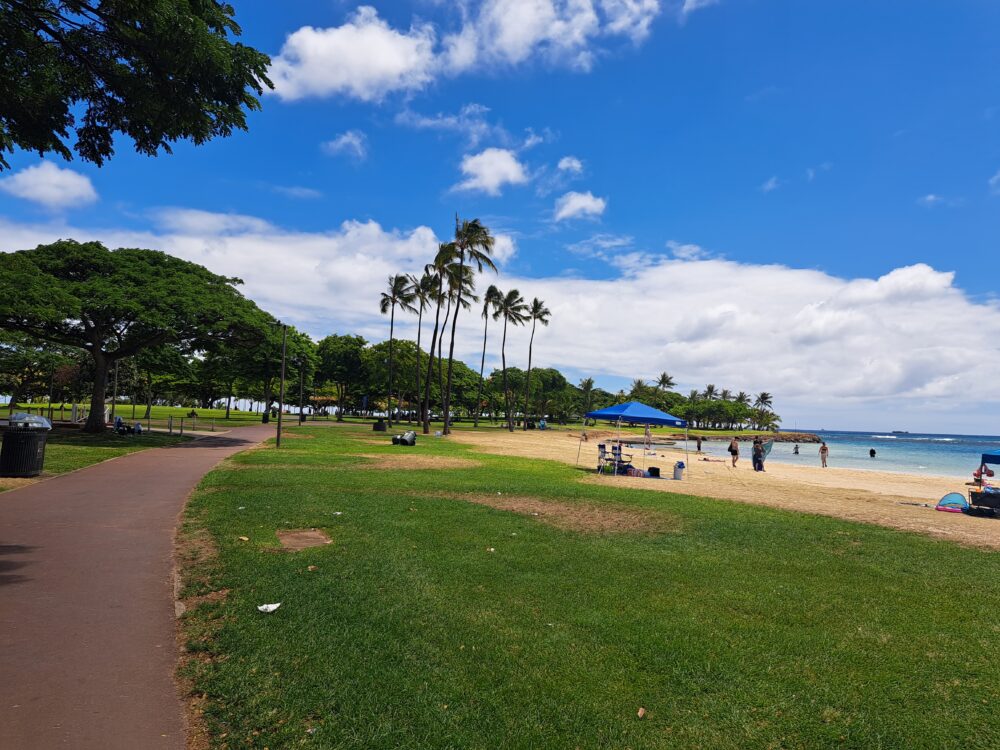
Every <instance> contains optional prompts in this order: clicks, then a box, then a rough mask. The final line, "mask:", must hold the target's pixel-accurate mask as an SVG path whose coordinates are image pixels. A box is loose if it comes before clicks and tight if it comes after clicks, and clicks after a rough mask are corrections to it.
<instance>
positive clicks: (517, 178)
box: [455, 148, 528, 195]
mask: <svg viewBox="0 0 1000 750" xmlns="http://www.w3.org/2000/svg"><path fill="white" fill-rule="evenodd" d="M460 169H461V170H462V174H464V175H465V177H466V179H465V180H464V181H462V182H461V183H459V184H458V185H456V186H455V187H456V189H457V190H481V191H482V192H484V193H487V194H489V195H500V190H501V189H502V188H503V186H504V185H521V184H523V183H525V182H527V181H528V174H527V172H526V171H525V169H524V165H523V164H521V162H519V161H518V160H517V155H516V154H515V153H514V152H513V151H511V150H510V149H505V148H487V149H485V150H483V151H481V152H480V153H478V154H471V155H467V156H464V157H462V164H461V167H460Z"/></svg>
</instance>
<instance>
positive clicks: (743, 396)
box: [733, 391, 750, 406]
mask: <svg viewBox="0 0 1000 750" xmlns="http://www.w3.org/2000/svg"><path fill="white" fill-rule="evenodd" d="M733 403H736V404H739V405H740V406H749V405H750V396H749V394H748V393H747V392H746V391H740V392H739V393H737V394H736V398H734V399H733Z"/></svg>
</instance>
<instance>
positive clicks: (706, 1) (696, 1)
mask: <svg viewBox="0 0 1000 750" xmlns="http://www.w3.org/2000/svg"><path fill="white" fill-rule="evenodd" d="M718 4H719V0H684V5H683V6H681V15H682V16H687V15H689V14H691V13H694V12H695V11H696V10H701V9H702V8H707V7H709V6H711V5H718Z"/></svg>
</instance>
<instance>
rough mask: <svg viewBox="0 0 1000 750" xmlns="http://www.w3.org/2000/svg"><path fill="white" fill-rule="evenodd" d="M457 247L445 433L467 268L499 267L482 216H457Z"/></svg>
mask: <svg viewBox="0 0 1000 750" xmlns="http://www.w3.org/2000/svg"><path fill="white" fill-rule="evenodd" d="M454 245H455V249H456V254H457V256H458V269H459V270H458V278H459V284H458V298H457V302H456V305H455V314H454V316H452V319H451V346H450V347H449V349H448V381H447V382H446V383H445V390H444V420H445V421H444V434H445V435H447V434H448V433H449V432H451V420H450V419H449V418H448V415H449V412H448V409H449V407H450V406H451V371H452V365H453V364H454V357H455V328H456V326H457V324H458V311H459V309H460V308H461V307H462V291H463V289H462V287H463V284H462V283H461V282H462V281H464V277H465V274H464V269H465V268H466V267H470V268H471V267H472V266H475V267H476V270H477V271H478V272H479V273H482V271H483V268H484V267H485V268H489V269H490V270H492V271H496V270H497V267H496V265H495V264H494V263H493V260H492V259H491V258H490V256H491V255H493V235H491V234H490V230H489V229H487V228H486V227H484V226H483V225H482V224H481V223H480V222H479V219H473V220H472V221H462V222H459V220H458V216H456V217H455V242H454Z"/></svg>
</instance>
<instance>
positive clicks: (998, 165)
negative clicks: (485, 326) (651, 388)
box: [0, 0, 1000, 432]
mask: <svg viewBox="0 0 1000 750" xmlns="http://www.w3.org/2000/svg"><path fill="white" fill-rule="evenodd" d="M236 6H237V16H238V19H239V21H240V23H241V24H242V26H243V29H244V38H245V41H246V42H247V43H249V44H252V45H254V46H256V47H258V48H260V49H262V50H264V51H266V52H268V53H269V54H271V55H272V56H273V57H274V59H275V66H276V67H275V80H276V82H277V83H278V84H279V85H278V91H277V93H275V94H270V95H268V96H266V97H265V98H264V102H263V104H264V109H263V111H262V112H260V113H254V114H252V115H251V116H250V131H249V132H248V133H244V134H238V135H236V136H234V137H233V138H231V139H228V140H225V141H218V142H213V143H211V144H208V145H206V146H203V147H198V148H195V147H193V146H190V145H187V144H179V145H178V146H177V148H176V149H175V153H174V154H173V155H172V156H163V157H160V158H156V159H149V158H145V157H140V156H137V155H135V154H133V153H132V151H131V146H130V144H128V143H127V142H121V143H120V144H119V146H118V155H117V156H116V158H115V159H114V160H113V161H112V162H110V163H109V164H108V165H107V166H105V167H104V168H102V169H97V168H94V167H92V166H90V165H86V164H83V163H81V162H79V161H74V162H71V163H69V164H65V163H63V162H61V161H59V160H51V161H52V166H50V167H48V168H46V171H44V172H42V171H39V170H38V165H39V159H38V158H37V156H34V155H30V154H17V155H15V157H14V158H13V159H12V160H11V161H12V165H13V170H12V174H10V175H7V176H0V249H3V250H13V249H18V248H20V247H24V246H27V245H28V244H31V243H32V242H33V241H44V240H47V239H49V238H51V237H53V236H67V234H68V233H73V236H78V237H80V238H84V237H85V236H86V235H90V236H92V237H96V238H100V239H104V240H106V241H109V242H112V243H114V242H116V241H120V242H127V241H130V242H134V243H139V242H144V243H145V244H146V245H148V246H158V247H161V248H162V249H166V250H168V251H170V252H175V253H177V254H179V255H183V256H185V257H190V258H192V259H195V260H198V261H199V262H202V263H205V264H206V265H208V266H209V267H210V268H212V269H213V270H216V271H219V272H222V273H235V274H237V275H240V276H243V277H244V278H246V279H247V292H248V293H249V294H251V296H253V297H254V298H255V299H258V301H259V302H261V304H263V305H264V306H265V307H268V309H272V310H273V311H275V312H276V313H278V314H281V315H284V316H285V317H288V318H289V319H290V320H293V322H296V323H298V324H299V325H302V326H303V327H304V328H306V329H307V330H309V331H310V332H311V333H313V334H314V335H317V336H321V335H324V334H326V333H328V332H330V331H331V330H348V329H355V330H361V331H363V332H364V333H365V334H366V335H368V336H369V337H371V338H377V337H380V336H384V335H385V333H384V332H383V331H382V327H383V322H382V321H381V320H380V319H379V317H378V315H377V310H376V296H377V295H376V291H375V290H376V289H377V288H378V287H379V286H380V285H381V283H382V280H383V277H384V275H385V273H384V271H386V270H387V269H388V270H391V269H392V268H395V267H399V266H403V267H400V268H399V270H404V271H415V270H417V268H419V266H420V265H422V262H424V258H423V255H422V254H423V253H427V252H429V250H428V249H427V248H429V247H433V243H434V241H435V239H436V238H444V237H446V236H447V234H448V232H449V229H450V226H451V222H452V221H453V216H454V214H455V212H456V211H457V212H459V213H460V214H461V215H462V216H463V217H473V216H478V217H481V218H482V219H483V220H484V221H486V222H487V223H488V224H489V225H490V226H491V227H492V228H493V229H494V231H495V232H497V233H498V234H501V235H502V236H503V237H504V244H503V252H502V255H503V261H504V263H503V266H502V273H501V276H500V278H499V280H497V283H498V284H499V285H501V287H504V285H507V286H509V285H511V284H516V285H517V286H518V287H519V288H520V289H521V290H522V292H523V293H525V294H526V296H529V297H530V296H533V295H538V296H543V297H545V298H546V299H547V300H553V303H552V304H554V305H556V311H557V312H558V313H559V315H557V318H556V320H554V321H553V325H552V327H551V328H550V329H549V330H547V331H546V333H545V336H547V337H548V344H546V339H545V338H542V340H541V342H540V343H541V346H540V347H539V351H538V358H539V360H540V361H541V363H542V364H553V365H556V366H559V367H561V368H564V369H568V370H570V371H571V372H572V373H573V374H577V375H583V374H596V375H597V376H598V379H599V380H600V381H602V382H604V383H605V384H606V385H608V386H609V387H617V386H618V385H620V384H621V383H622V382H625V381H626V380H628V379H630V376H631V377H638V376H641V377H646V378H649V377H652V376H654V375H655V374H656V373H658V372H660V371H661V370H667V371H670V372H675V373H677V376H678V379H679V380H681V383H682V385H684V386H686V387H696V386H698V387H700V386H703V385H704V384H705V383H707V382H716V383H717V384H718V385H719V386H720V387H730V388H733V389H734V390H738V389H747V390H759V389H767V390H771V391H774V392H775V393H776V394H777V397H778V399H777V406H778V410H779V411H781V412H782V413H783V414H784V415H785V416H786V422H788V423H789V424H788V425H787V426H791V422H792V421H795V422H798V423H799V424H802V423H806V424H813V426H819V425H817V424H815V422H816V421H822V422H823V423H824V425H825V426H830V427H832V426H838V427H847V428H849V427H861V428H866V427H871V428H884V427H893V428H910V427H912V428H919V429H929V428H930V427H934V426H939V427H943V428H947V429H955V430H959V429H979V430H982V431H990V430H989V425H990V424H991V423H992V420H993V419H994V418H995V416H996V408H995V404H993V403H989V404H988V405H986V406H984V404H983V402H982V401H981V400H979V399H976V398H974V397H972V396H970V392H971V391H974V390H975V389H976V384H977V383H979V382H981V381H980V380H978V379H977V378H982V377H987V376H988V375H987V373H988V372H989V370H988V369H987V366H989V367H992V365H993V362H992V357H996V356H997V355H996V351H995V350H996V339H995V338H994V339H992V341H991V336H992V335H993V334H995V333H998V332H1000V316H998V309H997V306H996V303H995V302H994V297H993V292H994V283H993V274H992V273H991V260H993V259H994V258H995V257H996V255H997V253H996V244H997V239H998V236H1000V4H997V3H995V2H987V0H958V1H955V2H948V3H943V2H929V1H927V0H908V1H907V2H902V1H901V0H895V1H894V0H885V1H883V2H878V3H872V2H854V1H850V0H846V1H845V0H839V1H837V2H830V1H826V0H811V1H810V2H792V1H791V0H786V1H784V2H779V1H777V0H719V1H718V2H711V1H708V0H686V3H685V2H682V1H681V0H677V1H676V2H671V1H670V0H659V2H657V0H630V1H629V2H626V1H625V0H614V1H612V0H604V1H603V2H602V1H601V0H575V1H574V2H564V0H530V1H529V0H488V2H485V3H478V2H476V3H473V2H469V3H465V4H462V3H459V4H456V3H443V2H435V1H433V0H427V2H417V3H378V4H375V5H374V6H369V7H368V9H364V8H362V9H359V6H357V5H354V4H348V3H343V2H333V1H326V2H298V3H280V4H277V3H272V4H262V3H236ZM685 7H686V8H687V10H686V11H685V10H684V8H685ZM546 14H548V16H547V17H546ZM310 29H311V30H310ZM463 45H464V46H463ZM560 164H562V168H560ZM56 167H58V170H56ZM25 169H27V170H28V172H27V173H25V172H24V171H23V170H25ZM65 170H72V173H66V172H65ZM991 181H992V182H991ZM84 183H87V184H84ZM560 208H561V209H562V210H561V211H560ZM195 212H197V213H195ZM345 222H349V224H345ZM4 235H6V237H7V239H6V240H5V239H4ZM359 248H361V249H359ZM411 266H412V267H411ZM261 267H263V268H265V269H266V273H263V274H262V273H261V272H260V271H259V270H257V269H259V268H261ZM952 273H953V274H954V275H953V276H952V275H950V274H952ZM344 275H347V276H350V277H351V281H350V283H345V282H344V279H343V278H342V277H343V276H344ZM338 277H340V278H338ZM317 279H319V281H318V280H317ZM886 279H887V280H886ZM880 280H881V281H880ZM296 281H298V282H300V283H296ZM654 281H655V283H653V282H654ZM321 282H322V283H321ZM859 290H861V291H859ZM865 290H867V291H865ZM858 295H860V297H859V296H858ZM303 296H305V297H308V300H304V299H303ZM369 297H371V299H368V298H369ZM860 298H863V301H861V302H859V301H858V300H859V299H860ZM845 300H846V301H845ZM625 302H627V303H628V304H625ZM552 304H550V306H552ZM622 317H625V318H626V319H625V320H623V319H622ZM942 317H945V318H947V320H945V321H942V320H941V318H942ZM477 325H478V322H477V321H476V320H475V319H471V320H470V321H468V342H467V345H466V353H467V354H468V356H469V357H470V359H471V357H472V356H473V353H474V350H475V348H476V344H475V334H474V332H475V329H476V327H477ZM411 333H412V331H411ZM584 333H586V335H587V336H588V337H592V338H593V339H594V340H596V341H608V340H609V339H610V340H612V341H619V342H620V344H621V347H622V348H627V350H628V353H622V354H621V356H619V357H616V358H615V361H613V362H609V359H608V357H607V356H606V354H602V353H601V349H600V347H597V346H594V347H592V348H588V346H586V345H583V344H582V343H581V341H580V337H581V335H583V334H584ZM695 334H697V335H695ZM970 348H971V349H972V350H973V351H972V352H970V351H968V350H969V349H970ZM984 351H987V352H988V356H987V357H986V361H985V362H983V361H982V357H978V359H979V361H980V366H982V367H983V369H982V370H981V371H976V372H970V367H969V366H968V364H967V363H966V362H963V361H962V358H963V357H967V356H969V355H970V354H982V353H983V352H984ZM496 354H497V353H496V352H492V351H491V353H490V357H491V359H493V358H495V356H496ZM942 362H946V363H947V365H942V364H941V363H942ZM997 364H1000V363H997ZM973 369H975V368H973ZM928 412H930V413H931V415H932V416H927V415H928ZM943 421H945V422H947V423H946V424H942V422H943ZM838 422H839V423H838ZM992 431H994V432H995V431H997V430H996V428H995V427H994V428H993V429H992Z"/></svg>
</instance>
